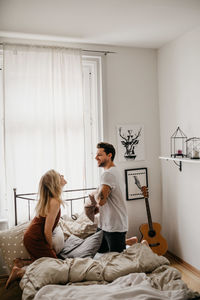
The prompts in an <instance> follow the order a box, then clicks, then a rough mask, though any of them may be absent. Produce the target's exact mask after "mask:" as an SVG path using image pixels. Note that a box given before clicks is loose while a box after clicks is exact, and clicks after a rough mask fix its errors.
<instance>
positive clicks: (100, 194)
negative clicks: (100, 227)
mask: <svg viewBox="0 0 200 300" xmlns="http://www.w3.org/2000/svg"><path fill="white" fill-rule="evenodd" d="M110 192H111V188H110V186H109V185H106V184H102V185H101V187H100V188H99V190H98V191H97V194H96V195H95V200H96V201H97V203H98V205H99V206H103V205H104V204H105V203H106V201H107V199H108V196H109V194H110Z"/></svg>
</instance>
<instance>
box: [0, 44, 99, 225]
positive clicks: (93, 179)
mask: <svg viewBox="0 0 200 300" xmlns="http://www.w3.org/2000/svg"><path fill="white" fill-rule="evenodd" d="M2 61H3V59H2V49H1V53H0V63H1V62H2ZM1 65H2V66H3V64H2V63H1ZM82 70H83V98H84V105H83V120H84V149H83V152H84V156H83V157H84V158H83V160H84V162H83V163H84V174H83V177H84V180H83V181H84V186H80V188H84V187H96V186H97V184H98V179H99V170H98V168H97V164H96V161H95V159H94V157H95V154H96V144H97V143H98V142H99V141H100V140H101V139H102V127H103V126H102V125H103V124H102V92H101V90H102V84H101V57H93V56H83V57H82ZM44 88H45V87H44ZM3 98H4V97H3V72H2V71H0V114H1V115H0V119H1V123H0V163H1V168H0V176H1V183H0V217H3V218H8V210H9V214H10V212H11V211H14V205H13V192H12V189H13V188H15V187H16V188H17V192H18V193H21V192H22V193H24V192H27V193H29V192H34V191H33V190H31V191H30V188H29V189H28V190H26V191H25V190H23V191H21V190H20V187H19V186H14V184H13V183H12V180H10V179H9V176H8V175H7V174H8V172H7V171H9V172H10V171H11V169H10V165H9V167H8V164H7V150H8V149H6V148H5V139H6V130H5V124H4V117H5V116H4V113H5V110H4V107H5V103H4V100H3ZM15 100H17V99H15ZM20 113H21V112H20ZM13 116H15V114H14V113H13ZM26 119H27V116H26V118H24V121H23V122H26V121H25V120H26ZM41 121H42V120H41ZM72 124H73V122H72ZM22 126H23V128H24V127H26V124H25V123H24V124H22ZM72 126H73V125H72ZM16 130H17V129H16ZM32 130H34V129H32ZM29 134H30V135H31V129H30V128H29ZM59 134H60V133H59ZM66 138H67V136H64V139H66ZM55 143H56V142H55ZM5 149H6V150H5ZM9 151H10V149H9ZM30 153H32V152H31V151H30ZM30 153H29V154H30ZM73 159H76V158H75V157H72V160H73ZM9 163H10V162H9ZM61 163H62V162H61ZM78 171H79V170H76V172H78ZM13 172H15V170H13ZM41 175H42V174H39V176H41ZM68 176H70V175H68ZM81 176H82V173H81ZM73 178H74V177H73ZM17 180H18V182H19V180H20V178H18V179H17ZM34 186H35V185H34ZM74 186H75V187H77V185H76V182H75V183H74ZM67 188H68V187H67ZM77 188H78V187H77ZM35 192H36V190H35ZM11 195H12V196H11ZM82 203H83V202H82ZM82 210H83V205H80V203H78V201H77V203H76V205H75V207H74V211H73V212H78V213H80V212H81V211H82ZM24 215H25V212H23V213H22V216H24ZM21 221H23V220H21ZM9 223H10V225H11V224H12V223H13V220H12V221H11V222H9Z"/></svg>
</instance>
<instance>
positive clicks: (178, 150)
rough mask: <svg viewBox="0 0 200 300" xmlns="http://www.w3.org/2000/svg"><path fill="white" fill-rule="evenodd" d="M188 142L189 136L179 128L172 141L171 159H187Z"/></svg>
mask: <svg viewBox="0 0 200 300" xmlns="http://www.w3.org/2000/svg"><path fill="white" fill-rule="evenodd" d="M186 140H187V136H186V135H185V133H183V131H182V130H181V129H180V127H179V126H178V128H177V129H176V131H175V132H174V133H173V134H172V136H171V140H170V142H171V143H170V144H171V145H170V148H171V157H174V158H176V157H177V158H178V157H186V143H185V142H186Z"/></svg>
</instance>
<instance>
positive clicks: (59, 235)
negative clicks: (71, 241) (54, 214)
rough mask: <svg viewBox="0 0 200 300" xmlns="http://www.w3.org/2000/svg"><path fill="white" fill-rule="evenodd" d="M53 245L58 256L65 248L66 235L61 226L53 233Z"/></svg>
mask: <svg viewBox="0 0 200 300" xmlns="http://www.w3.org/2000/svg"><path fill="white" fill-rule="evenodd" d="M52 245H53V248H54V250H55V251H56V254H58V253H59V252H60V251H61V250H62V249H63V247H64V234H63V231H62V229H61V228H60V226H56V228H55V229H54V231H53V233H52Z"/></svg>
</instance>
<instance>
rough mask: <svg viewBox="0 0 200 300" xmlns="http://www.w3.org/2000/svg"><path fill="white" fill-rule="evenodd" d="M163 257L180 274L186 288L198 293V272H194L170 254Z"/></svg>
mask: <svg viewBox="0 0 200 300" xmlns="http://www.w3.org/2000/svg"><path fill="white" fill-rule="evenodd" d="M165 256H166V257H167V259H168V260H169V261H170V263H171V266H172V267H174V268H176V269H178V270H179V271H180V272H181V275H182V280H183V281H184V282H185V283H186V284H187V286H188V287H189V288H190V289H192V290H193V291H196V292H199V293H200V271H198V270H195V269H194V268H193V267H191V266H190V265H188V264H187V263H185V262H184V261H181V260H180V259H178V258H176V257H175V256H173V255H171V254H170V253H167V254H166V255H165Z"/></svg>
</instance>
